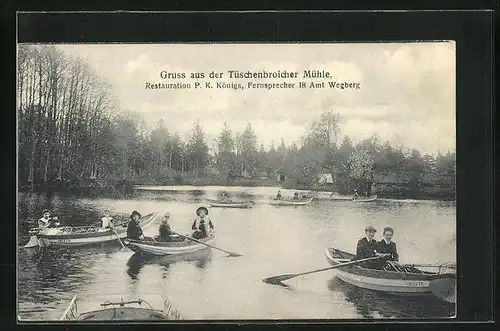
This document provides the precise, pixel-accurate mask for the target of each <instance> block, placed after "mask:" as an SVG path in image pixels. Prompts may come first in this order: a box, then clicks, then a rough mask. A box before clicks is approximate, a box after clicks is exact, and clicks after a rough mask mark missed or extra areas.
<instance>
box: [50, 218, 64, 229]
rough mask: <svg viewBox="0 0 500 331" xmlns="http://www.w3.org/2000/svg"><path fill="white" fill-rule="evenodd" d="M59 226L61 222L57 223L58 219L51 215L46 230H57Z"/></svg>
mask: <svg viewBox="0 0 500 331" xmlns="http://www.w3.org/2000/svg"><path fill="white" fill-rule="evenodd" d="M60 226H61V222H59V218H58V217H57V215H52V217H51V218H50V219H49V221H48V223H47V228H51V229H53V228H58V227H60Z"/></svg>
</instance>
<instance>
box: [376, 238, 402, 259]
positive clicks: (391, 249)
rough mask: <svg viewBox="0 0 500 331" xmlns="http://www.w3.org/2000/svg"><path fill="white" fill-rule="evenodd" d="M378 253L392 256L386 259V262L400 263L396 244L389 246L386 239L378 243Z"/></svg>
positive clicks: (391, 243)
mask: <svg viewBox="0 0 500 331" xmlns="http://www.w3.org/2000/svg"><path fill="white" fill-rule="evenodd" d="M376 249H377V253H381V254H387V253H389V254H391V256H390V257H386V258H384V259H383V260H384V261H399V255H398V249H397V248H396V243H395V242H393V241H391V242H390V243H389V244H387V243H386V242H385V240H384V239H382V240H380V241H379V242H378V243H377V248H376Z"/></svg>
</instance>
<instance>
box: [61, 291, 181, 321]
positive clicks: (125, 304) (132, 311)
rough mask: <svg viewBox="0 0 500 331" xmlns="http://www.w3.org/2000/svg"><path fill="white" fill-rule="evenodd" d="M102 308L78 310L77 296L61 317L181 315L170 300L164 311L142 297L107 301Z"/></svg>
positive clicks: (141, 318) (98, 318)
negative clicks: (80, 311) (130, 299)
mask: <svg viewBox="0 0 500 331" xmlns="http://www.w3.org/2000/svg"><path fill="white" fill-rule="evenodd" d="M143 304H144V305H145V306H146V307H134V306H131V305H139V306H142V305H143ZM101 307H102V309H97V310H93V311H89V312H83V313H79V312H78V305H77V296H76V295H75V296H73V299H72V300H71V302H70V303H69V305H68V307H67V308H66V310H65V311H64V313H63V314H62V316H61V317H60V318H59V320H61V321H154V320H178V319H181V315H180V314H179V313H178V312H177V311H176V310H175V309H173V308H172V306H171V305H170V303H169V302H168V300H165V302H164V308H163V311H160V310H156V309H153V307H152V306H151V305H150V304H149V303H147V302H146V301H144V300H142V299H138V300H133V301H123V299H121V300H120V301H118V302H110V301H106V302H104V303H102V304H101Z"/></svg>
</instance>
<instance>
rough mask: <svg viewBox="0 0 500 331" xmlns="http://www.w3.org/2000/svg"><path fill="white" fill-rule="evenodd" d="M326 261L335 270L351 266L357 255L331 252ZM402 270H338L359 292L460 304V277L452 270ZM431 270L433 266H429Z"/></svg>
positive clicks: (356, 267) (326, 251)
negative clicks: (457, 293)
mask: <svg viewBox="0 0 500 331" xmlns="http://www.w3.org/2000/svg"><path fill="white" fill-rule="evenodd" d="M325 257H326V259H327V261H328V263H330V264H331V265H332V266H335V265H338V264H341V263H345V262H349V261H351V260H352V259H353V258H354V254H351V253H347V252H344V251H341V250H339V249H335V248H327V249H326V250H325ZM399 266H401V268H400V269H394V271H389V270H377V269H368V268H363V267H361V266H359V265H348V266H345V267H340V268H337V269H334V272H335V276H336V277H337V278H339V279H340V280H342V281H344V282H346V283H349V284H351V285H354V286H356V287H359V288H363V289H369V290H374V291H380V292H385V293H389V294H393V295H410V296H420V295H435V296H437V297H439V298H441V299H443V300H445V301H447V302H451V303H455V300H456V275H455V271H454V269H453V268H452V267H450V266H445V265H442V266H432V267H433V268H432V269H434V270H432V269H428V271H424V270H425V269H423V268H421V269H417V268H415V267H413V266H404V265H399ZM429 268H430V266H429Z"/></svg>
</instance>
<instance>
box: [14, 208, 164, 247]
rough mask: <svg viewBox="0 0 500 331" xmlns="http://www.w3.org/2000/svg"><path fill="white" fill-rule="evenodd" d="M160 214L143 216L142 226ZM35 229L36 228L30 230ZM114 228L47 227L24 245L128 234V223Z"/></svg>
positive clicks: (108, 238)
mask: <svg viewBox="0 0 500 331" xmlns="http://www.w3.org/2000/svg"><path fill="white" fill-rule="evenodd" d="M158 215H159V214H158V213H151V214H148V215H146V216H144V217H142V218H141V221H140V225H141V228H142V229H145V228H147V227H148V226H149V225H151V224H152V223H153V222H154V221H155V220H156V218H157V217H158ZM33 230H34V229H32V230H30V231H33ZM114 230H115V231H113V230H111V229H102V228H99V227H95V226H77V227H69V226H65V227H61V228H53V229H45V230H43V231H41V232H38V233H37V234H34V233H33V232H32V233H31V238H30V241H29V242H28V244H26V245H25V246H24V247H25V248H29V247H34V246H40V247H48V246H55V247H68V246H83V245H90V244H97V243H105V242H111V241H116V240H117V236H118V237H119V238H120V239H123V238H125V237H126V236H127V223H123V224H121V225H115V228H114ZM115 232H116V233H115ZM33 237H35V238H33Z"/></svg>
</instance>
